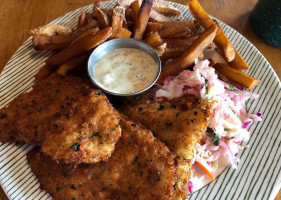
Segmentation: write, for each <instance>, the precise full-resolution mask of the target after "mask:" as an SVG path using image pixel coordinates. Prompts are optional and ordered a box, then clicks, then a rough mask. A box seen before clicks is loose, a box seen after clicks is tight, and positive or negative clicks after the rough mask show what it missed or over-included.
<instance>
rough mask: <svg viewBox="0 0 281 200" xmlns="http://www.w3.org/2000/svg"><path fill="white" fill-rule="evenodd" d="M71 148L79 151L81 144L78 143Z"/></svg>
mask: <svg viewBox="0 0 281 200" xmlns="http://www.w3.org/2000/svg"><path fill="white" fill-rule="evenodd" d="M69 148H73V149H74V150H75V151H79V148H80V144H78V143H76V142H75V143H74V144H73V145H71V146H70V147H69Z"/></svg>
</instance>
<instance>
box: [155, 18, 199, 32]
mask: <svg viewBox="0 0 281 200" xmlns="http://www.w3.org/2000/svg"><path fill="white" fill-rule="evenodd" d="M160 23H161V24H162V25H163V28H168V27H185V28H188V29H189V30H190V31H192V30H194V29H195V28H196V24H195V22H194V20H183V21H168V22H160Z"/></svg>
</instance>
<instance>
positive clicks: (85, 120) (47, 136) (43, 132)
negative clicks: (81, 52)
mask: <svg viewBox="0 0 281 200" xmlns="http://www.w3.org/2000/svg"><path fill="white" fill-rule="evenodd" d="M0 116H1V118H0V141H1V142H13V141H16V142H20V143H23V142H26V143H29V144H34V143H35V144H39V145H40V146H42V151H43V152H44V153H46V154H48V155H50V156H51V157H52V158H53V159H54V160H57V161H58V160H63V161H64V162H66V163H69V162H75V163H80V162H83V163H92V162H98V161H100V160H106V159H107V158H108V157H109V156H110V155H111V153H112V151H113V150H114V147H115V143H116V142H117V141H118V139H119V138H120V136H121V129H120V126H119V114H118V113H117V111H115V110H114V108H113V107H112V105H111V104H110V102H109V101H108V99H107V98H106V96H105V95H104V94H103V93H102V92H101V91H99V90H96V89H93V88H91V84H88V83H86V82H83V81H82V80H81V79H80V78H77V77H72V76H67V77H59V76H57V75H52V76H51V77H49V78H47V79H46V80H44V81H42V82H40V83H38V84H36V85H35V86H34V87H33V90H32V91H31V92H29V93H24V94H21V95H20V96H18V97H17V98H16V99H14V100H13V101H12V102H11V104H10V105H9V106H8V107H6V108H3V109H2V110H0Z"/></svg>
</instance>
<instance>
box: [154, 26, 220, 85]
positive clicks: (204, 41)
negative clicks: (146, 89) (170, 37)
mask: <svg viewBox="0 0 281 200" xmlns="http://www.w3.org/2000/svg"><path fill="white" fill-rule="evenodd" d="M216 31H217V26H216V25H212V26H210V27H209V28H208V29H207V30H206V31H205V32H203V33H201V34H200V35H199V37H198V38H197V39H196V40H195V41H194V43H193V44H192V45H191V46H190V48H188V50H186V51H185V52H184V53H182V54H181V56H180V57H178V58H177V59H175V60H173V61H172V62H169V63H167V64H165V65H164V67H163V68H162V72H161V75H160V77H159V79H158V81H157V83H159V84H160V83H162V82H163V81H164V79H165V78H166V77H167V76H174V75H177V74H179V73H180V72H181V71H182V70H184V69H185V68H187V67H188V66H190V65H191V64H192V63H193V62H194V60H195V58H198V57H199V56H200V55H201V54H202V53H203V51H204V49H205V48H206V47H207V46H208V45H209V44H211V42H212V41H213V40H214V38H215V36H216Z"/></svg>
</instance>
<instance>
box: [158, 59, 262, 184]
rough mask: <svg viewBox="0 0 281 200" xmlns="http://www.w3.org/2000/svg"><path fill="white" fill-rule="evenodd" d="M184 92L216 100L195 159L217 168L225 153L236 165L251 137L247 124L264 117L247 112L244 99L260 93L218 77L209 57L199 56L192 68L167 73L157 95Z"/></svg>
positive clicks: (235, 165)
mask: <svg viewBox="0 0 281 200" xmlns="http://www.w3.org/2000/svg"><path fill="white" fill-rule="evenodd" d="M185 94H189V95H195V96H196V97H198V98H205V99H208V100H209V101H212V102H215V103H214V107H213V114H212V116H211V117H210V121H209V124H208V128H207V130H206V132H205V133H204V135H203V137H202V140H201V141H200V143H199V144H197V145H196V148H195V159H194V161H198V160H201V161H202V160H203V161H202V162H204V163H207V164H208V165H209V166H210V168H211V172H215V171H216V168H217V166H218V164H217V163H218V160H219V158H222V157H224V158H225V159H226V160H227V161H228V164H230V165H231V166H232V167H234V168H236V167H237V163H238V161H239V160H238V159H237V158H236V157H235V154H237V153H238V151H239V150H240V149H241V148H243V147H242V145H241V143H242V142H247V141H248V140H249V137H250V132H249V131H248V130H247V128H248V127H249V126H250V125H251V124H252V123H253V122H257V121H261V118H262V114H261V113H256V114H247V112H246V108H245V101H246V100H248V99H256V98H258V94H253V93H251V92H249V91H245V90H241V89H238V88H236V87H235V86H233V85H230V84H229V83H225V82H223V81H221V80H219V79H218V76H217V74H216V73H215V70H214V68H212V67H209V61H208V60H203V61H198V60H196V61H195V66H194V68H193V71H191V70H184V71H183V72H181V73H180V74H179V75H178V76H174V77H167V78H166V79H165V80H164V85H163V86H162V88H161V89H159V90H157V92H156V97H165V98H167V99H173V98H176V97H181V96H183V95H185ZM218 140H219V141H218ZM191 183H192V182H191ZM193 183H195V182H193ZM192 186H193V184H192Z"/></svg>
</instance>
